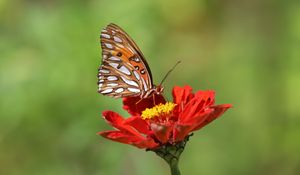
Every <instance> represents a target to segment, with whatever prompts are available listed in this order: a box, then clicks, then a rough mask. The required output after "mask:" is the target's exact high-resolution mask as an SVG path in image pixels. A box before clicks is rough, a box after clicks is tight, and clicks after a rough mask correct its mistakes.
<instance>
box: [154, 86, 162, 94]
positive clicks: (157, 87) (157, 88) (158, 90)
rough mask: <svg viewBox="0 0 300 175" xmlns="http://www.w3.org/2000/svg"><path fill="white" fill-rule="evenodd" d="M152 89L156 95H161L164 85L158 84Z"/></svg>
mask: <svg viewBox="0 0 300 175" xmlns="http://www.w3.org/2000/svg"><path fill="white" fill-rule="evenodd" d="M154 89H155V93H156V94H157V95H161V94H162V93H163V92H164V87H163V86H162V85H158V86H156V87H155V88H154Z"/></svg>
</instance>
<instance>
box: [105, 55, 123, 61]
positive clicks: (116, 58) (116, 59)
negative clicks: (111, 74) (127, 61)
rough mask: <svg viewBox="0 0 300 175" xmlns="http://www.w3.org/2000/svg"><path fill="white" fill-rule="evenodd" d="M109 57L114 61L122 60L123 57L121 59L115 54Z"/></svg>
mask: <svg viewBox="0 0 300 175" xmlns="http://www.w3.org/2000/svg"><path fill="white" fill-rule="evenodd" d="M108 59H110V60H112V61H121V59H120V58H118V57H114V56H112V57H109V58H108Z"/></svg>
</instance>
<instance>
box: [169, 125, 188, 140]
mask: <svg viewBox="0 0 300 175" xmlns="http://www.w3.org/2000/svg"><path fill="white" fill-rule="evenodd" d="M191 129H192V126H191V125H175V127H174V130H173V142H179V141H182V140H184V138H185V137H186V136H187V135H188V134H189V133H190V131H191Z"/></svg>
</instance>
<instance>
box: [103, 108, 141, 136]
mask: <svg viewBox="0 0 300 175" xmlns="http://www.w3.org/2000/svg"><path fill="white" fill-rule="evenodd" d="M102 114H103V117H104V119H105V120H106V121H107V122H108V123H109V124H110V125H111V126H113V127H114V128H116V129H119V130H120V131H122V132H124V133H125V132H129V133H131V134H133V135H136V136H140V137H142V136H141V134H140V133H138V132H137V130H135V129H134V128H133V127H132V126H130V125H127V124H126V123H124V122H125V119H124V118H123V117H121V116H120V115H119V114H118V113H116V112H113V111H104V112H103V113H102Z"/></svg>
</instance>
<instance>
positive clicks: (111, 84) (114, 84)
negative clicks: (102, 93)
mask: <svg viewBox="0 0 300 175" xmlns="http://www.w3.org/2000/svg"><path fill="white" fill-rule="evenodd" d="M106 85H107V86H118V84H117V83H107V84H106Z"/></svg>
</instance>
